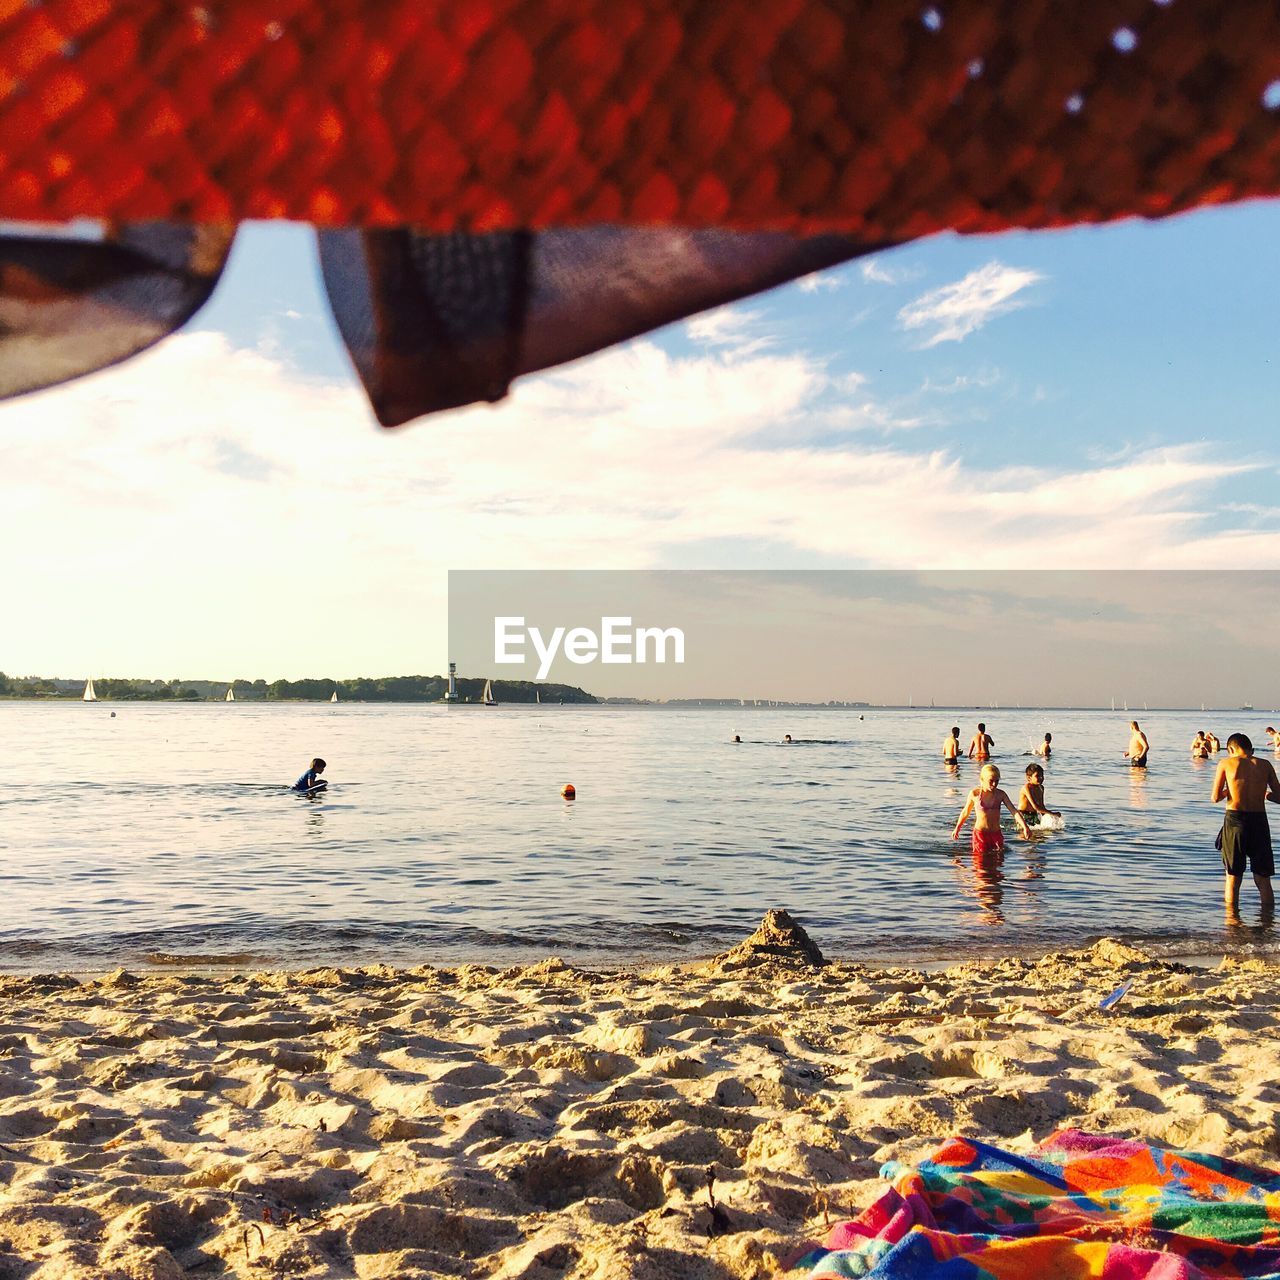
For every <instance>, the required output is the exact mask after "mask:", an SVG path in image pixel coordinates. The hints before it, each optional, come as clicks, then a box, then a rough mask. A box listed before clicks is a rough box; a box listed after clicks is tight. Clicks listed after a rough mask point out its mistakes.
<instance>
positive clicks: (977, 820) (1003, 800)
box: [951, 764, 1030, 854]
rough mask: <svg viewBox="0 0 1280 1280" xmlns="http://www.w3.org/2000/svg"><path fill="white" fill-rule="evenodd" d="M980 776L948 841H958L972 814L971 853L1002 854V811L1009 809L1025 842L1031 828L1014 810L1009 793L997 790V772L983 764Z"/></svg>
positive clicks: (998, 783)
mask: <svg viewBox="0 0 1280 1280" xmlns="http://www.w3.org/2000/svg"><path fill="white" fill-rule="evenodd" d="M979 776H980V777H981V779H982V782H981V785H980V786H976V787H974V789H973V790H972V791H970V792H969V797H968V799H967V800H965V802H964V808H963V809H961V811H960V816H959V817H958V818H957V819H956V825H955V827H954V829H953V830H952V832H951V838H952V839H953V840H959V839H960V830H961V828H962V827H963V826H964V824H965V822H966V821H967V820H968V817H969V815H970V814H971V813H972V814H973V815H974V816H973V836H972V839H971V841H970V848H971V849H972V851H973V852H974V853H975V854H984V853H1003V852H1004V832H1003V831H1002V830H1001V829H1000V810H1001V809H1002V808H1004V809H1008V810H1009V812H1010V813H1011V814H1013V818H1014V821H1015V822H1016V823H1017V824H1018V829H1019V830H1020V831H1021V833H1022V838H1023V839H1024V840H1025V839H1027V838H1028V836H1029V835H1030V828H1029V827H1028V826H1027V820H1026V818H1024V817H1023V816H1022V814H1020V813H1019V812H1018V811H1017V809H1015V808H1014V807H1013V801H1012V800H1010V799H1009V795H1008V793H1007V792H1005V791H1001V790H1000V770H999V769H997V768H996V766H995V765H993V764H984V765H983V766H982V772H981V774H980V775H979Z"/></svg>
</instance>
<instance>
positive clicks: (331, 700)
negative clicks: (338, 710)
mask: <svg viewBox="0 0 1280 1280" xmlns="http://www.w3.org/2000/svg"><path fill="white" fill-rule="evenodd" d="M337 700H338V691H337V689H335V690H334V691H333V693H332V695H331V696H330V698H329V701H330V702H337Z"/></svg>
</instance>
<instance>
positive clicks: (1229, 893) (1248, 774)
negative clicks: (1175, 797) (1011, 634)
mask: <svg viewBox="0 0 1280 1280" xmlns="http://www.w3.org/2000/svg"><path fill="white" fill-rule="evenodd" d="M1267 738H1268V742H1269V745H1270V746H1271V747H1272V748H1273V750H1276V751H1277V752H1280V733H1277V731H1276V730H1275V729H1274V728H1271V727H1270V726H1268V728H1267ZM994 746H995V739H994V738H993V737H992V736H991V735H990V734H989V733H988V732H987V726H986V725H985V724H979V725H978V729H977V732H976V733H975V734H974V735H973V738H972V740H971V741H970V743H969V751H968V755H969V759H971V760H975V761H980V762H983V763H982V766H981V769H980V771H979V782H978V785H977V786H976V787H974V788H973V789H972V790H971V791H970V792H969V794H968V796H967V797H966V798H965V803H964V808H963V809H962V810H961V811H960V816H959V818H957V819H956V824H955V827H954V828H953V829H952V832H951V838H952V840H958V839H959V838H960V832H961V831H962V830H963V829H964V824H965V823H966V822H967V821H968V820H969V818H970V816H972V817H973V831H972V833H971V837H970V847H971V849H972V852H973V854H974V856H975V858H983V857H987V856H989V855H992V854H999V853H1002V852H1003V851H1004V832H1003V830H1002V828H1001V823H1000V819H1001V815H1002V812H1003V811H1004V810H1005V809H1007V810H1008V811H1009V812H1010V813H1011V814H1012V815H1013V819H1014V821H1015V822H1016V823H1017V825H1018V830H1019V833H1020V834H1021V835H1022V837H1023V838H1024V839H1029V838H1030V836H1031V833H1032V830H1033V829H1034V828H1035V827H1036V826H1037V825H1040V824H1042V823H1043V821H1044V818H1045V817H1053V818H1060V817H1061V814H1060V813H1058V812H1057V811H1056V810H1053V809H1049V808H1046V807H1045V802H1044V777H1045V774H1044V768H1043V767H1042V766H1041V765H1038V764H1029V765H1027V767H1026V771H1025V772H1026V782H1025V783H1024V784H1023V787H1022V790H1021V792H1020V793H1019V795H1018V803H1017V806H1016V807H1015V806H1014V803H1013V801H1012V800H1011V799H1010V798H1009V794H1008V792H1006V791H1004V790H1003V789H1002V788H1001V786H1000V770H999V768H998V767H997V766H996V765H994V764H992V763H990V755H991V748H992V747H994ZM1221 749H1222V743H1221V742H1220V741H1219V739H1218V737H1217V736H1216V735H1215V734H1213V733H1210V732H1205V731H1203V730H1202V731H1201V732H1199V733H1197V734H1196V737H1195V740H1194V741H1193V742H1192V744H1191V754H1192V757H1193V758H1195V759H1201V760H1207V759H1209V757H1210V756H1211V755H1214V754H1216V753H1217V752H1219V751H1220V750H1221ZM1150 751H1151V743H1150V740H1149V739H1148V738H1147V735H1146V734H1145V733H1144V732H1143V730H1142V729H1141V727H1140V726H1139V725H1138V722H1137V721H1136V720H1131V721H1130V722H1129V746H1128V749H1127V750H1126V751H1125V753H1124V758H1125V759H1126V760H1128V761H1129V764H1130V766H1131V767H1132V768H1135V769H1145V768H1146V767H1147V759H1148V756H1149V754H1150ZM1052 752H1053V735H1052V734H1049V733H1046V734H1045V735H1044V740H1043V742H1041V743H1040V745H1039V746H1038V747H1037V748H1036V750H1035V754H1036V755H1040V756H1043V757H1044V758H1045V759H1048V758H1049V756H1050V755H1051V754H1052ZM942 760H943V763H944V764H945V765H947V766H948V767H949V768H951V769H955V768H957V767H958V765H959V761H960V729H959V727H958V726H952V729H951V732H950V734H949V735H948V736H947V739H946V741H945V742H944V743H943V745H942ZM1212 800H1213V803H1214V804H1219V803H1221V802H1222V801H1224V800H1225V801H1226V809H1225V812H1224V814H1223V821H1222V829H1221V830H1220V831H1219V833H1218V838H1217V841H1216V845H1217V848H1218V850H1219V851H1220V852H1221V854H1222V866H1223V872H1224V875H1225V885H1224V888H1223V901H1224V904H1225V906H1226V909H1227V914H1228V917H1231V918H1236V917H1238V915H1239V909H1240V888H1241V885H1242V884H1243V882H1244V875H1245V871H1246V869H1247V870H1248V871H1250V872H1251V873H1252V875H1253V879H1254V883H1255V884H1256V885H1257V886H1258V896H1259V898H1260V899H1261V903H1262V910H1263V913H1264V915H1267V916H1270V915H1271V914H1272V913H1273V912H1274V910H1275V897H1274V894H1273V892H1272V888H1271V878H1272V876H1274V875H1275V859H1274V855H1273V852H1272V848H1271V828H1270V824H1269V823H1268V821H1267V813H1266V806H1267V802H1268V801H1270V802H1272V803H1273V804H1280V777H1278V776H1277V774H1276V769H1275V766H1274V765H1273V764H1272V763H1271V761H1270V760H1262V759H1259V758H1258V757H1257V756H1255V755H1254V750H1253V742H1252V741H1251V740H1250V738H1249V737H1248V735H1247V734H1243V733H1233V734H1232V735H1231V736H1230V737H1229V738H1228V739H1227V754H1226V756H1225V758H1224V759H1222V760H1221V761H1220V762H1219V764H1218V768H1217V771H1216V772H1215V774H1214V778H1213V792H1212Z"/></svg>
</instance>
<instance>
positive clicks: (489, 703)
mask: <svg viewBox="0 0 1280 1280" xmlns="http://www.w3.org/2000/svg"><path fill="white" fill-rule="evenodd" d="M480 701H481V702H483V703H484V705H485V706H486V707H496V706H497V705H498V700H497V698H495V697H494V696H493V681H492V680H486V681H485V682H484V697H482V698H481V699H480Z"/></svg>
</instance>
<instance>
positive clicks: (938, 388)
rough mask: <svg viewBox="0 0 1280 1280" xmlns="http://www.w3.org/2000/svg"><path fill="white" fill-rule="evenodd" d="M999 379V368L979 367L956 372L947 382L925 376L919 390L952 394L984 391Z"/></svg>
mask: <svg viewBox="0 0 1280 1280" xmlns="http://www.w3.org/2000/svg"><path fill="white" fill-rule="evenodd" d="M999 381H1000V370H999V369H979V370H978V371H977V372H976V373H958V374H956V376H955V377H954V378H952V379H951V380H950V381H949V382H935V381H934V380H933V379H932V378H931V377H929V378H925V380H924V382H923V384H922V385H921V387H920V390H921V391H935V392H941V393H942V394H943V395H953V394H954V393H956V392H958V391H986V390H987V389H988V388H990V387H994V386H995V385H996V384H997V383H998V382H999Z"/></svg>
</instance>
